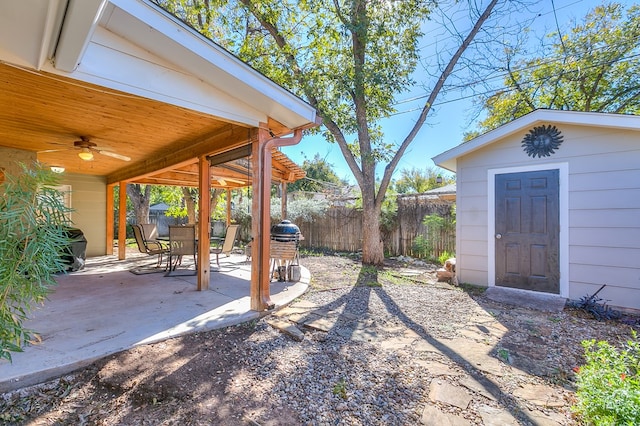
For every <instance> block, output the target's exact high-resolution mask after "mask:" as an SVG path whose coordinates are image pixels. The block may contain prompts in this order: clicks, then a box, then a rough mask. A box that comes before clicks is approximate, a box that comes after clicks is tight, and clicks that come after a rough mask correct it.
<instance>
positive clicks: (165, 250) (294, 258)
mask: <svg viewBox="0 0 640 426" xmlns="http://www.w3.org/2000/svg"><path fill="white" fill-rule="evenodd" d="M277 226H279V225H276V226H274V229H276V227H277ZM294 226H295V225H294ZM239 227H240V226H239V225H229V226H228V227H227V229H226V232H225V235H224V237H212V238H211V248H210V252H211V253H212V254H215V255H216V264H217V265H218V266H220V255H221V254H226V255H227V256H229V255H230V253H231V251H232V250H233V247H234V245H235V242H236V239H237V236H238V231H239ZM132 228H133V233H134V236H135V239H136V243H137V245H138V250H139V251H140V252H141V253H145V254H148V255H149V256H157V262H156V264H155V268H163V271H164V272H165V276H172V275H175V273H176V271H177V270H178V267H179V266H180V265H181V264H182V259H183V257H184V256H193V264H194V266H195V267H194V269H193V270H190V271H189V272H192V273H193V275H195V274H196V271H197V261H198V259H197V241H198V240H197V238H196V227H195V225H193V224H190V225H170V226H169V236H168V237H160V236H158V231H157V227H156V225H154V224H135V225H132ZM274 229H272V241H271V254H270V257H271V265H272V266H271V276H272V277H275V278H276V279H277V280H278V281H287V280H288V281H298V280H299V278H300V271H299V261H298V260H299V257H298V240H299V239H300V235H299V234H300V233H299V230H298V231H297V234H289V235H284V234H277V233H274ZM278 229H279V230H281V231H282V229H283V228H282V227H281V228H278ZM295 229H297V227H295ZM291 231H292V229H289V232H291ZM249 244H251V243H249ZM247 260H249V257H248V258H247ZM296 267H297V268H296ZM180 275H183V274H180Z"/></svg>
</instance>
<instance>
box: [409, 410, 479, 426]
mask: <svg viewBox="0 0 640 426" xmlns="http://www.w3.org/2000/svg"><path fill="white" fill-rule="evenodd" d="M420 424H423V425H425V426H471V425H472V423H471V422H470V421H469V420H467V419H465V418H462V417H460V416H456V415H455V414H449V413H443V412H442V411H440V410H439V409H438V408H437V407H433V406H431V405H427V406H426V407H425V409H424V411H422V417H421V418H420Z"/></svg>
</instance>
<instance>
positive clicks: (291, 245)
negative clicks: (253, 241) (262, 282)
mask: <svg viewBox="0 0 640 426" xmlns="http://www.w3.org/2000/svg"><path fill="white" fill-rule="evenodd" d="M300 238H301V234H300V228H298V226H297V225H295V224H294V223H291V221H288V220H283V221H282V222H280V223H278V224H276V225H273V226H272V227H271V254H270V255H271V260H272V261H273V273H274V275H276V276H277V278H278V281H287V275H288V276H289V281H297V279H293V278H294V277H292V275H294V273H293V271H292V270H293V269H294V268H293V267H294V266H298V244H299V242H300ZM298 273H299V272H298Z"/></svg>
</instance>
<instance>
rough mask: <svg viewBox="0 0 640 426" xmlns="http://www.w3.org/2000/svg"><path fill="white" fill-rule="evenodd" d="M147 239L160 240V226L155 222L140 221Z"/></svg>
mask: <svg viewBox="0 0 640 426" xmlns="http://www.w3.org/2000/svg"><path fill="white" fill-rule="evenodd" d="M139 226H140V227H141V228H142V236H143V237H144V239H145V240H146V241H158V226H157V225H156V224H155V223H140V224H139Z"/></svg>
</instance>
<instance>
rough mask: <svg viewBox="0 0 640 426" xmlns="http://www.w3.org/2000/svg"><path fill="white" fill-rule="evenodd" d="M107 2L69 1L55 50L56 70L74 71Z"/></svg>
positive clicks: (95, 0) (106, 0)
mask: <svg viewBox="0 0 640 426" xmlns="http://www.w3.org/2000/svg"><path fill="white" fill-rule="evenodd" d="M107 2H108V0H69V5H68V6H67V12H66V14H65V16H64V21H63V22H62V30H61V31H60V38H59V39H58V44H57V46H56V49H55V59H54V66H55V67H56V68H57V69H59V70H61V71H66V72H72V71H73V70H75V69H76V67H77V66H78V64H79V63H80V61H81V60H82V55H83V54H84V51H85V49H86V48H87V45H88V44H89V41H90V40H91V36H92V35H93V32H94V31H95V29H96V27H97V26H98V19H99V18H100V15H101V14H102V11H103V9H104V7H105V6H106V4H107Z"/></svg>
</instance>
